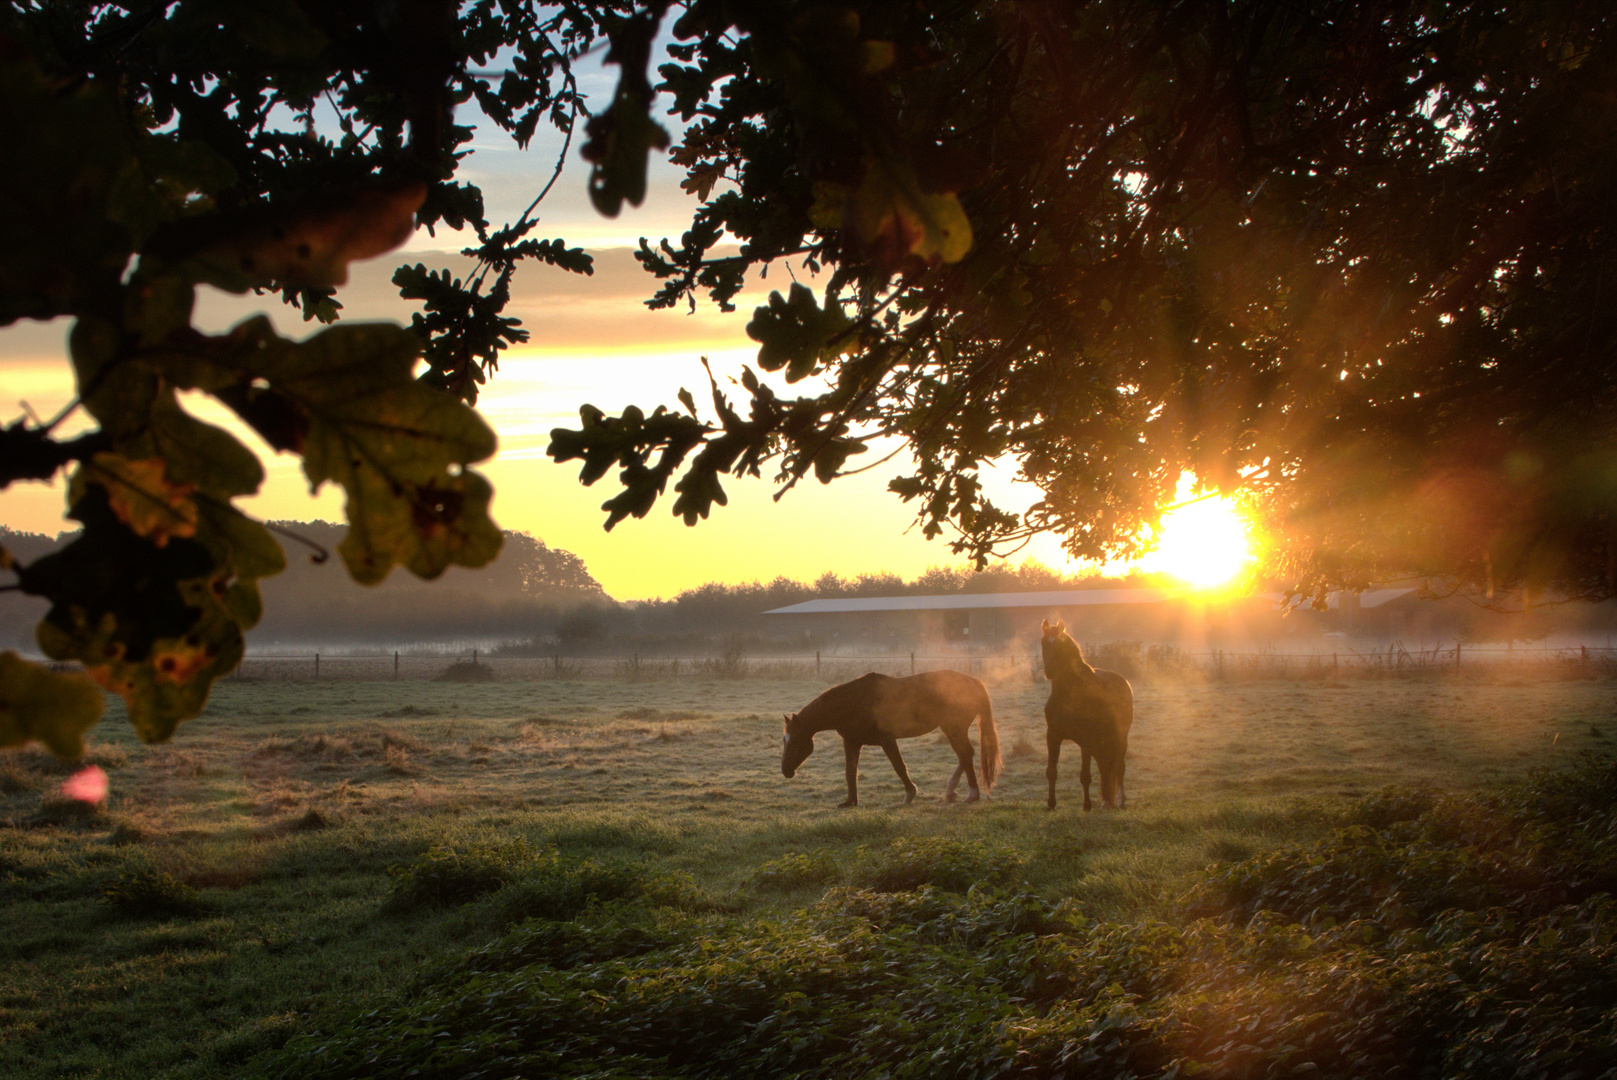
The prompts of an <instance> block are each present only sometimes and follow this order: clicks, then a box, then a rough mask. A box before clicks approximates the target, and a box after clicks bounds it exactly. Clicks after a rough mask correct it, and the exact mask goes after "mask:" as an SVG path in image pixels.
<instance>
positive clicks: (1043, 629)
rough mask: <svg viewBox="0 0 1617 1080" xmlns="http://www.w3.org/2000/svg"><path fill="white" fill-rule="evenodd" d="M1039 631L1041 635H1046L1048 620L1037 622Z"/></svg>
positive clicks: (1048, 626) (1048, 628) (1048, 630)
mask: <svg viewBox="0 0 1617 1080" xmlns="http://www.w3.org/2000/svg"><path fill="white" fill-rule="evenodd" d="M1039 630H1040V632H1041V633H1046V634H1047V633H1049V632H1050V620H1049V619H1040V620H1039Z"/></svg>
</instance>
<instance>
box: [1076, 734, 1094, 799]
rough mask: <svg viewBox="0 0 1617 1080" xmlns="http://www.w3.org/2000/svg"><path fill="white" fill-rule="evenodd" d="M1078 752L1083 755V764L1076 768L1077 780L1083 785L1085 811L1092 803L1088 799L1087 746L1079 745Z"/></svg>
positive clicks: (1088, 755) (1088, 754)
mask: <svg viewBox="0 0 1617 1080" xmlns="http://www.w3.org/2000/svg"><path fill="white" fill-rule="evenodd" d="M1078 752H1079V753H1080V754H1082V755H1083V759H1084V763H1083V766H1082V767H1081V768H1080V769H1079V770H1078V782H1079V783H1080V784H1083V785H1084V811H1085V812H1086V813H1087V812H1088V811H1089V808H1090V806H1091V805H1092V804H1091V803H1090V801H1089V758H1090V753H1089V747H1087V746H1083V745H1080V746H1079V747H1078Z"/></svg>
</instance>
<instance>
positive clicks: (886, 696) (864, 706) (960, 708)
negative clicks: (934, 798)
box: [780, 671, 1004, 806]
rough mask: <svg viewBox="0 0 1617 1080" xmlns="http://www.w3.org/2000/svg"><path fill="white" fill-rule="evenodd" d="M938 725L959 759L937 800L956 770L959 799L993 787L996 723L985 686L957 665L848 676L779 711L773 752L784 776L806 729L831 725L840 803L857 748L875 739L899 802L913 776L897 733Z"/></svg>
mask: <svg viewBox="0 0 1617 1080" xmlns="http://www.w3.org/2000/svg"><path fill="white" fill-rule="evenodd" d="M978 717H981V718H982V719H981V721H980V722H979V725H978V729H979V731H980V732H981V736H982V744H983V762H982V768H983V784H982V790H981V791H979V789H978V787H977V775H976V773H975V772H973V771H972V767H971V754H972V747H971V736H970V735H968V734H967V732H968V731H969V730H970V728H971V722H972V720H973V719H976V718H978ZM940 728H941V729H942V730H943V734H944V736H945V737H946V738H948V740H949V745H950V746H952V747H954V752H955V755H956V756H957V757H958V758H959V759H960V765H959V767H958V768H956V769H955V771H954V775H953V776H952V777H950V778H949V786H948V788H947V789H946V790H945V791H944V800H945V801H946V802H954V789H955V785H956V784H958V783H959V782H960V778H961V777H962V776H964V777H965V778H966V783H967V784H969V785H970V786H971V795H970V797H968V798H967V799H966V801H967V802H976V801H977V800H978V799H979V798H981V797H982V791H987V790H990V789H992V788H993V786H994V779H995V778H996V777H997V776H999V773H1000V769H1001V768H1002V767H1003V766H1004V761H1003V759H1002V758H1001V757H1000V755H999V731H998V730H997V729H996V728H995V727H994V707H993V705H991V704H990V703H989V700H988V688H987V687H986V686H984V685H983V684H982V683H980V682H978V681H977V680H976V679H973V678H972V677H971V676H970V675H962V674H960V672H958V671H926V672H922V673H921V674H919V675H911V676H909V677H908V678H904V679H896V678H893V677H892V676H891V675H880V674H877V673H876V672H874V671H872V672H871V673H870V674H868V675H861V676H859V678H857V679H854V680H853V681H852V682H845V683H842V684H841V685H839V686H833V687H832V688H831V689H829V690H827V691H826V692H825V693H823V694H821V695H820V696H819V697H817V698H815V699H814V700H813V701H811V702H809V703H808V704H807V705H805V706H803V709H802V711H801V712H797V713H793V714H792V715H791V716H788V717H787V718H786V750H785V752H784V753H783V754H781V758H780V771H781V775H783V776H785V777H787V778H788V779H790V778H791V776H792V774H793V773H795V772H796V771H797V767H798V766H799V765H801V764H803V761H804V759H805V758H807V757H808V756H809V755H810V754H811V753H813V752H814V736H815V734H816V733H817V732H821V731H835V732H836V733H837V734H838V735H841V736H842V750H843V753H844V755H845V756H846V757H847V763H848V799H847V801H846V802H844V803H842V804H841V805H842V806H858V805H859V751H860V749H861V748H862V747H866V746H879V747H881V748H882V749H883V750H885V751H887V760H888V761H891V762H892V763H893V770H894V771H895V772H897V773H898V778H899V779H900V780H902V781H904V804H905V805H906V806H907V805H909V804H910V803H912V802H914V801H915V792H916V787H915V784H914V783H913V782H912V781H911V780H910V774H909V770H907V769H905V768H904V757H903V755H901V754H900V753H899V752H898V740H899V739H912V738H914V737H915V736H917V735H925V734H926V733H927V732H929V731H937V730H938V729H940Z"/></svg>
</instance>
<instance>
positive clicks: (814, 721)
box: [796, 709, 837, 736]
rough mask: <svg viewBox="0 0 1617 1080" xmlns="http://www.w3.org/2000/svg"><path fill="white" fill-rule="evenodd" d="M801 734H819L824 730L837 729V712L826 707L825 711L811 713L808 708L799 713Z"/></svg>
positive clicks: (798, 721) (798, 720) (799, 731)
mask: <svg viewBox="0 0 1617 1080" xmlns="http://www.w3.org/2000/svg"><path fill="white" fill-rule="evenodd" d="M797 723H798V726H799V730H798V731H797V732H796V734H799V735H810V736H813V735H818V734H819V733H820V732H822V731H835V730H836V727H837V714H836V712H835V710H832V709H826V710H825V711H824V712H814V713H811V712H809V711H808V710H807V709H804V710H803V711H802V712H800V713H798V714H797Z"/></svg>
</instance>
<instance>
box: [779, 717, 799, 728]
mask: <svg viewBox="0 0 1617 1080" xmlns="http://www.w3.org/2000/svg"><path fill="white" fill-rule="evenodd" d="M793 715H796V714H793ZM780 718H781V720H782V721H783V723H782V725H781V726H782V727H784V728H785V729H786V730H787V731H790V730H792V717H791V716H788V715H787V714H785V713H781V714H780Z"/></svg>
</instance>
